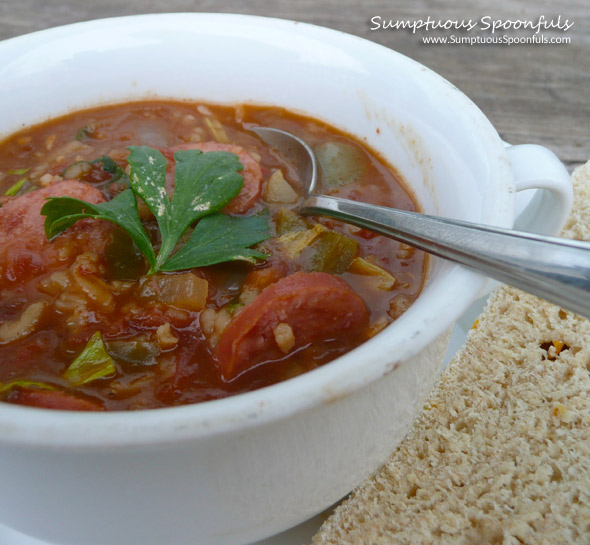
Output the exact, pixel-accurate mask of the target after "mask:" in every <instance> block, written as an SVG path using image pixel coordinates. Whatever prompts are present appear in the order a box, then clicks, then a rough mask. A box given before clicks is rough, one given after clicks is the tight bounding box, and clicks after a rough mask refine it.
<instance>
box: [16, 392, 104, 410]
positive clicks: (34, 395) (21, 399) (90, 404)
mask: <svg viewBox="0 0 590 545" xmlns="http://www.w3.org/2000/svg"><path fill="white" fill-rule="evenodd" d="M6 401H8V402H9V403H15V404H17V405H28V406H29V407H40V408H42V409H59V410H62V411H102V410H104V408H103V407H102V406H101V405H99V403H98V402H94V401H90V400H88V399H82V398H81V397H77V396H75V395H73V394H69V393H67V392H62V391H60V390H29V389H24V390H20V389H19V390H15V391H14V392H12V393H11V394H10V395H9V396H8V398H7V399H6Z"/></svg>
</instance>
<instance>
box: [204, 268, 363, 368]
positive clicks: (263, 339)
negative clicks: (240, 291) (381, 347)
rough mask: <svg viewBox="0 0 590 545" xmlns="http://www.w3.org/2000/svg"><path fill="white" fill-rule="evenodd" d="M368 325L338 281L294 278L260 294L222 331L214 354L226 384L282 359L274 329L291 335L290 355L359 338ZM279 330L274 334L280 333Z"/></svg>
mask: <svg viewBox="0 0 590 545" xmlns="http://www.w3.org/2000/svg"><path fill="white" fill-rule="evenodd" d="M368 323H369V311H368V310H367V307H366V305H365V303H364V301H363V300H362V299H361V298H360V297H359V296H358V295H357V294H356V293H355V292H354V291H353V290H352V289H351V288H350V286H349V285H348V284H347V283H346V282H345V281H344V280H342V279H341V278H339V277H336V276H333V275H331V274H326V273H320V272H315V273H304V272H298V273H295V274H292V275H291V276H288V277H286V278H283V279H281V280H279V281H278V282H276V283H274V284H272V285H270V286H269V287H268V288H266V289H265V290H263V291H262V293H261V294H260V295H259V296H258V297H256V299H254V301H252V303H250V304H249V305H247V306H246V307H245V308H244V309H243V310H242V312H240V313H239V314H238V315H237V316H236V317H235V318H234V319H233V320H232V321H231V322H230V324H229V325H228V326H227V328H226V329H225V331H224V332H223V334H222V335H221V338H220V339H219V343H218V345H217V349H216V355H217V359H218V362H219V365H220V368H221V373H222V375H223V377H224V378H225V379H226V380H230V379H232V378H234V377H236V376H237V375H239V374H240V373H242V372H244V371H246V370H247V369H249V368H250V367H252V366H254V365H256V364H257V363H260V362H262V361H265V360H269V359H275V358H277V357H280V356H281V355H284V352H285V350H284V347H283V349H281V348H280V347H279V345H278V344H277V342H278V341H277V336H276V332H277V326H279V324H286V326H281V328H283V329H286V330H287V331H288V330H289V328H290V329H291V330H292V333H293V337H294V339H293V343H292V344H291V348H290V350H293V349H296V348H299V347H301V346H304V345H306V344H308V343H310V342H313V341H317V340H320V339H329V338H331V337H333V336H335V335H338V336H340V335H342V334H345V335H351V334H358V333H361V332H362V331H363V330H364V328H366V326H367V325H368ZM281 328H279V329H281Z"/></svg>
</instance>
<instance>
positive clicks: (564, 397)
mask: <svg viewBox="0 0 590 545" xmlns="http://www.w3.org/2000/svg"><path fill="white" fill-rule="evenodd" d="M573 183H574V190H575V202H574V208H573V210H572V212H571V214H570V217H569V219H568V221H567V223H566V225H565V227H564V229H563V231H562V235H563V236H565V237H568V238H574V239H579V240H590V162H588V163H586V165H584V166H582V167H580V168H578V169H577V170H576V171H575V172H574V175H573ZM313 544H314V545H349V544H350V545H353V544H354V545H363V544H367V545H398V544H399V545H402V544H408V545H410V544H411V545H422V544H440V545H446V544H449V545H450V544H453V545H467V544H469V545H476V544H477V545H480V544H502V545H509V544H510V545H512V544H514V545H517V544H518V545H522V544H527V545H528V544H530V545H533V544H534V545H558V544H568V545H573V544H584V545H588V544H590V321H588V320H586V319H583V318H581V317H579V316H577V315H575V314H573V313H571V312H568V311H565V310H562V309H560V308H559V307H558V306H556V305H552V304H550V303H547V302H545V301H542V300H540V299H538V298H536V297H534V296H531V295H528V294H525V293H523V292H522V291H519V290H517V289H514V288H510V287H501V288H500V289H498V290H497V291H496V292H495V293H494V294H492V296H491V297H490V298H489V300H488V304H487V306H486V309H485V311H484V312H483V314H482V315H481V316H480V318H479V320H478V322H476V326H475V327H474V328H473V329H472V330H471V331H470V332H469V334H468V337H467V341H466V344H465V345H464V346H463V348H462V349H461V350H460V351H459V353H458V354H457V355H456V356H455V357H454V359H453V360H452V361H451V363H450V364H449V366H448V367H447V369H446V370H445V372H444V373H443V375H442V377H441V380H440V382H439V384H438V385H437V386H436V388H435V389H434V391H433V392H432V395H431V397H430V400H429V402H428V404H427V405H426V406H425V408H424V410H423V411H422V414H421V415H420V417H419V418H418V419H417V421H416V422H415V424H414V426H413V429H412V431H411V432H410V433H409V435H408V436H407V437H406V438H405V439H404V441H403V442H402V443H401V444H400V446H399V447H398V448H397V450H396V451H395V452H394V453H393V454H392V456H391V458H390V459H389V460H388V461H387V463H386V464H385V465H384V466H382V467H381V469H380V470H379V471H378V472H377V473H376V474H375V475H373V476H372V477H371V478H370V479H369V480H368V481H367V482H365V483H364V484H363V485H362V486H361V487H360V488H359V489H357V490H356V491H354V492H353V493H352V494H351V496H350V497H349V498H348V499H347V500H346V501H345V502H344V503H343V504H341V505H340V506H339V507H338V508H337V509H336V511H335V512H334V514H333V515H332V516H331V517H330V518H329V519H328V520H327V521H326V522H325V523H324V524H323V526H322V528H321V529H320V531H319V532H318V533H317V534H316V536H315V537H314V539H313Z"/></svg>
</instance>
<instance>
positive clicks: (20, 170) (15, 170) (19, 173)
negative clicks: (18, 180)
mask: <svg viewBox="0 0 590 545" xmlns="http://www.w3.org/2000/svg"><path fill="white" fill-rule="evenodd" d="M29 170H31V168H30V167H29V168H13V169H12V170H9V171H8V172H7V174H16V175H17V176H22V175H23V174H26V173H27V172H29Z"/></svg>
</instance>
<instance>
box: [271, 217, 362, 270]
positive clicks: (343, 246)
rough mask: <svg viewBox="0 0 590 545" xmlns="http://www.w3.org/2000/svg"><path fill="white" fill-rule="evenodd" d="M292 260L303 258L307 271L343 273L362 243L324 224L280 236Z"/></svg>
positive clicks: (285, 252) (282, 248)
mask: <svg viewBox="0 0 590 545" xmlns="http://www.w3.org/2000/svg"><path fill="white" fill-rule="evenodd" d="M277 240H278V242H279V244H280V246H279V247H280V249H281V250H282V251H283V253H284V254H285V255H286V256H287V257H288V258H289V259H293V260H294V259H298V258H301V260H302V261H303V264H304V267H305V269H307V270H311V271H318V272H328V273H333V274H341V273H343V272H344V271H346V269H348V267H349V265H350V263H351V262H352V260H353V259H354V257H355V255H356V252H357V247H358V243H357V241H356V240H354V239H352V238H350V237H347V236H346V235H343V234H341V233H338V232H337V231H333V230H332V229H328V228H327V227H324V226H323V225H321V224H319V223H318V224H316V225H314V226H313V227H312V228H311V229H306V230H305V231H301V230H300V231H288V232H287V233H285V234H283V235H281V236H280V237H279V238H278V239H277Z"/></svg>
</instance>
